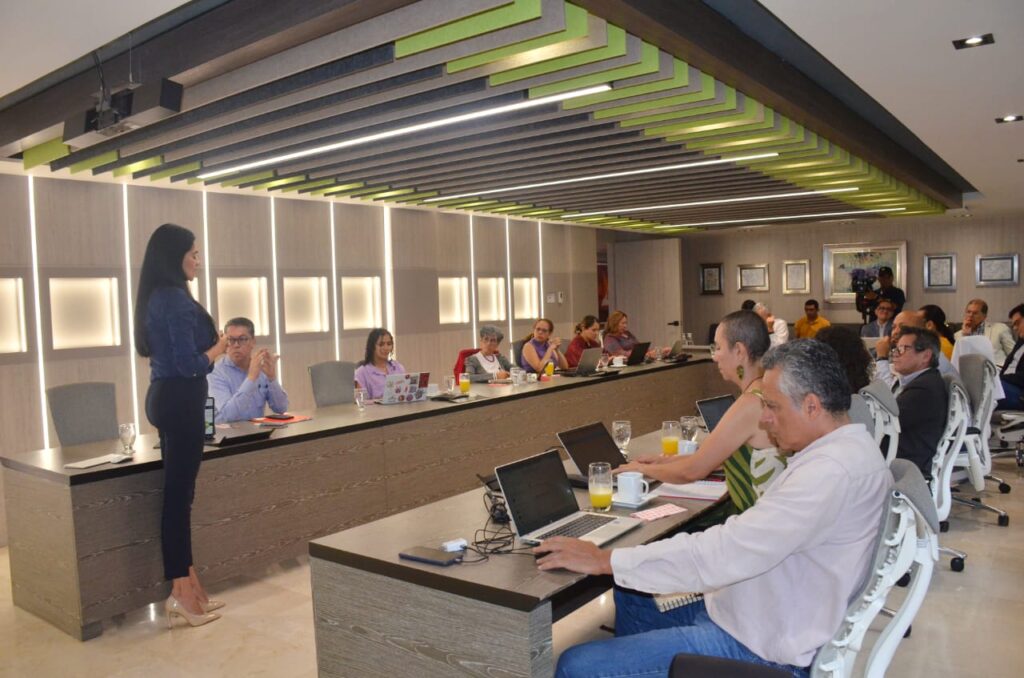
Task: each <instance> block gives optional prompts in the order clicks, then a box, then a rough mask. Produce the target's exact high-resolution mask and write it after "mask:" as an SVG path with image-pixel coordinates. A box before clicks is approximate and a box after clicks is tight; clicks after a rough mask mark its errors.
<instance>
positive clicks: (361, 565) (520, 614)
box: [309, 430, 728, 678]
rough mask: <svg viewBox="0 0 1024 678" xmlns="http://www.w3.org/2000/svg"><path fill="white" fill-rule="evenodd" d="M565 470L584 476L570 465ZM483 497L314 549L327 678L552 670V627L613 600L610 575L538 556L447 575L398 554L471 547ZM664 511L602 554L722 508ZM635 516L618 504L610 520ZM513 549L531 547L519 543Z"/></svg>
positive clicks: (692, 503) (405, 516)
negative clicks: (550, 566) (553, 566)
mask: <svg viewBox="0 0 1024 678" xmlns="http://www.w3.org/2000/svg"><path fill="white" fill-rule="evenodd" d="M629 447H630V455H631V457H635V456H637V455H640V456H644V455H660V454H661V432H660V430H659V431H655V432H653V433H648V434H647V435H644V436H641V437H640V438H638V439H636V440H634V441H633V442H631V443H630V445H629ZM566 465H567V467H571V469H570V470H571V471H575V470H576V469H575V467H574V466H573V465H572V462H571V461H567V462H566ZM722 485H723V487H724V483H723V484H722ZM483 495H484V491H483V489H473V490H470V491H468V492H464V493H461V494H458V495H455V496H453V497H449V498H448V499H443V500H441V501H438V502H434V503H431V504H428V505H426V506H422V507H419V508H416V509H412V510H410V511H406V512H404V513H400V514H398V515H393V516H390V517H387V518H383V519H380V520H376V521H373V522H371V523H367V524H364V525H360V526H358V527H354V528H351V529H348V530H345V531H344V532H340V533H337V534H332V535H329V536H326V537H322V538H320V539H316V540H313V541H311V542H310V544H309V555H310V569H311V572H312V586H313V617H314V623H315V630H316V650H317V667H318V671H319V675H320V676H423V677H434V676H437V677H439V678H440V677H442V676H466V675H470V676H485V675H486V676H551V675H552V674H553V673H554V653H553V646H552V625H553V624H554V623H555V622H556V621H558V620H559V619H561V618H563V617H564V616H566V615H567V614H569V613H570V612H572V611H574V610H576V609H578V608H579V607H580V606H582V605H583V604H585V603H586V602H588V601H589V600H592V599H593V598H595V597H597V596H598V595H600V594H602V593H605V592H607V591H608V589H610V588H611V587H612V585H613V582H612V579H611V577H608V576H587V575H580V574H575V573H572V572H568V571H565V570H555V571H546V572H542V571H540V570H538V569H537V566H536V563H535V559H534V557H533V555H531V554H529V553H522V552H519V553H506V554H500V555H491V556H490V557H489V558H488V559H487V560H486V561H484V562H475V561H479V560H480V557H479V556H478V555H476V554H475V553H473V552H467V553H466V555H465V558H464V559H465V560H466V561H467V562H466V563H463V564H455V565H450V566H447V567H441V566H438V565H430V564H425V563H418V562H413V561H409V560H404V559H401V558H399V557H398V554H399V552H400V551H403V550H405V549H408V548H410V547H413V546H427V547H432V548H437V547H438V545H439V544H441V543H442V542H443V541H447V540H450V539H452V538H458V537H462V538H465V539H467V541H473V540H474V535H475V534H477V530H479V529H481V528H482V527H484V525H485V523H486V522H487V511H486V509H485V506H484V502H483V498H484V497H483ZM725 496H726V497H727V496H728V495H725ZM576 498H577V503H578V504H579V505H580V506H581V507H587V506H589V499H588V496H587V491H586V490H582V489H577V490H576ZM723 500H725V501H727V499H723ZM665 503H673V504H676V505H678V506H681V507H683V508H684V509H686V510H685V511H684V512H682V513H677V514H674V515H671V516H666V517H663V518H658V519H657V520H654V521H650V522H644V523H643V524H641V525H640V526H639V527H638V528H636V529H634V530H632V531H630V532H627V533H626V534H624V535H623V536H621V537H619V538H618V539H616V540H614V541H613V542H611V543H610V544H608V545H607V546H606V548H612V547H622V546H636V545H638V544H645V543H649V542H652V541H655V540H657V539H660V538H662V537H665V536H668V535H671V534H673V533H675V532H678V531H680V530H682V529H685V526H686V523H688V522H690V521H691V520H693V519H694V518H696V517H698V516H700V515H701V514H703V513H704V512H705V511H707V510H709V509H710V508H711V507H712V506H714V505H715V502H711V501H697V500H688V499H672V500H669V499H664V498H655V499H653V500H652V501H651V502H650V503H649V504H648V505H647V506H645V507H644V508H653V507H655V506H658V505H660V504H665ZM634 510H635V509H628V508H620V507H617V506H613V507H612V509H611V512H612V513H613V514H616V515H629V514H630V513H631V512H632V511H634ZM489 527H490V528H491V529H492V530H493V529H495V527H496V526H495V525H494V524H493V523H490V525H489ZM515 546H516V547H517V548H522V547H523V545H522V544H521V543H520V542H519V541H518V540H516V542H515ZM468 561H474V562H468Z"/></svg>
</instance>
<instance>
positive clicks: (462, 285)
mask: <svg viewBox="0 0 1024 678" xmlns="http://www.w3.org/2000/svg"><path fill="white" fill-rule="evenodd" d="M437 316H438V318H437V319H438V322H440V323H441V324H442V325H452V324H455V323H468V322H469V278H438V279H437Z"/></svg>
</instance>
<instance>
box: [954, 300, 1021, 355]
mask: <svg viewBox="0 0 1024 678" xmlns="http://www.w3.org/2000/svg"><path fill="white" fill-rule="evenodd" d="M987 318H988V304H987V303H986V302H985V300H984V299H971V300H970V301H968V302H967V308H965V309H964V324H963V328H962V329H960V330H958V331H957V332H956V334H954V335H953V336H954V337H956V339H957V340H959V339H960V338H961V337H972V336H974V337H981V336H983V337H985V338H986V339H988V340H989V341H990V342H992V354H993V356H994V358H995V363H996V367H1002V366H1003V363H1005V362H1006V357H1007V356H1008V355H1010V353H1011V352H1012V351H1013V345H1014V343H1015V342H1014V340H1013V334H1012V333H1011V332H1010V328H1009V327H1007V326H1006V325H1005V324H1003V323H996V322H992V323H990V322H987Z"/></svg>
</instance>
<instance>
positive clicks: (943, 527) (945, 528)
mask: <svg viewBox="0 0 1024 678" xmlns="http://www.w3.org/2000/svg"><path fill="white" fill-rule="evenodd" d="M939 532H949V521H948V520H941V521H939Z"/></svg>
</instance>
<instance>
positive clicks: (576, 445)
mask: <svg viewBox="0 0 1024 678" xmlns="http://www.w3.org/2000/svg"><path fill="white" fill-rule="evenodd" d="M555 435H556V436H558V442H560V443H562V447H564V448H565V452H566V454H568V455H569V458H570V459H572V461H573V463H574V464H576V468H577V469H579V471H580V472H579V473H570V474H569V484H570V485H572V486H573V487H581V488H586V487H587V476H586V472H587V469H589V468H590V465H591V464H592V463H594V462H595V461H603V462H607V463H608V464H609V465H611V467H612V468H618V467H619V466H621V465H622V464H624V463H625V462H626V459H625V458H624V457H623V456H622V452H621V451H619V446H618V445H616V444H615V439H614V438H612V436H611V434H610V433H608V429H606V428H605V427H604V424H602V423H601V422H599V421H595V422H594V423H593V424H587V425H586V426H580V427H579V428H574V429H570V430H568V431H559V432H558V433H556V434H555ZM613 482H614V479H613ZM647 482H648V483H650V486H651V487H654V486H655V485H660V484H661V483H659V482H658V481H657V480H652V479H651V478H647Z"/></svg>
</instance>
